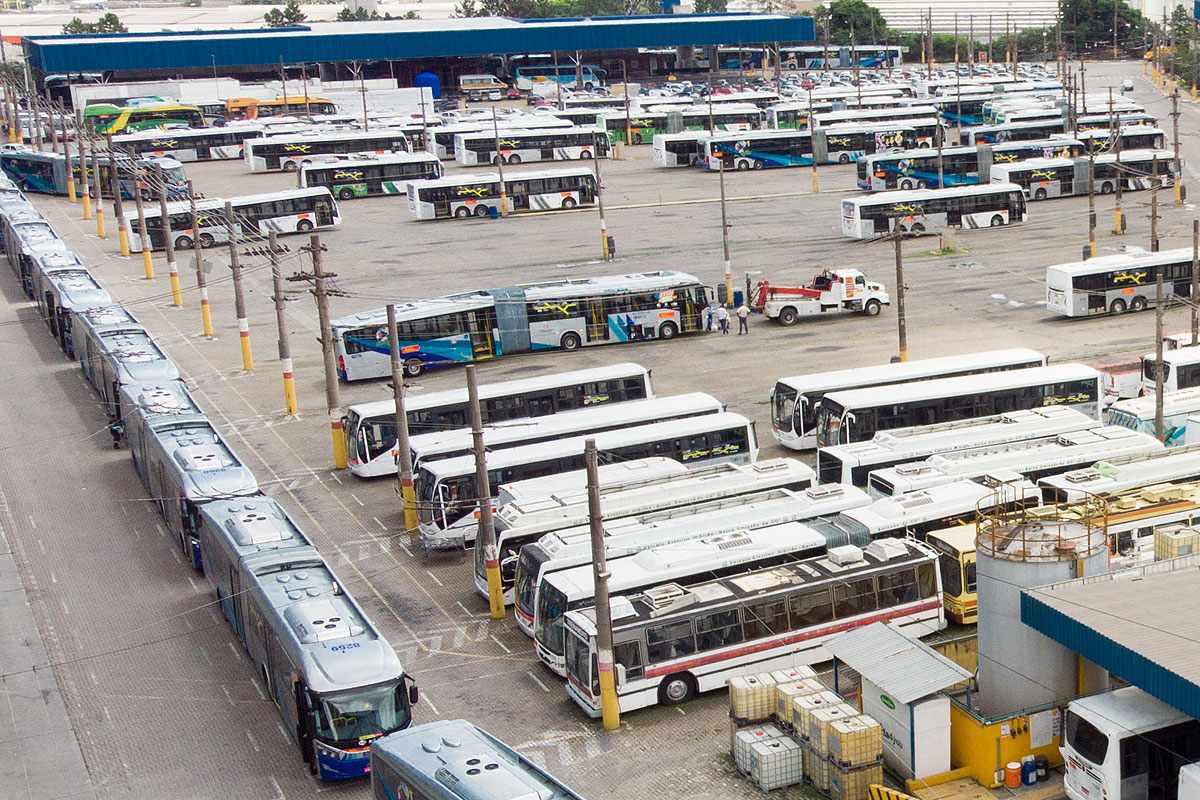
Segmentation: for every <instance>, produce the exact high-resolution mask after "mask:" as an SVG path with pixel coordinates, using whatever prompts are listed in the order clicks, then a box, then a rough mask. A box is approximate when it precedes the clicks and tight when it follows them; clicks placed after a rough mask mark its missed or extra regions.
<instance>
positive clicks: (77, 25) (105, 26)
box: [63, 11, 129, 33]
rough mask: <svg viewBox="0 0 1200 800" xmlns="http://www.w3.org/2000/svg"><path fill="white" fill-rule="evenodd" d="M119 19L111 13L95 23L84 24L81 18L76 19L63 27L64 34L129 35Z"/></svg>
mask: <svg viewBox="0 0 1200 800" xmlns="http://www.w3.org/2000/svg"><path fill="white" fill-rule="evenodd" d="M128 32H129V29H128V28H126V27H125V26H124V25H123V24H122V23H121V20H120V18H119V17H117V15H116V14H114V13H112V12H111V11H110V12H108V13H107V14H105V15H104V16H103V17H101V18H100V19H98V20H96V21H95V22H84V21H83V20H81V19H80V18H79V17H74V18H73V19H72V20H71V21H70V22H68V23H67V24H66V25H63V33H128Z"/></svg>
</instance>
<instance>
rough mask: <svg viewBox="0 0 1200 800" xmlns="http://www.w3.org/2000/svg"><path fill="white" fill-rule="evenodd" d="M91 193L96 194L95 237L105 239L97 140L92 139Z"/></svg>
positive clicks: (102, 194) (102, 190)
mask: <svg viewBox="0 0 1200 800" xmlns="http://www.w3.org/2000/svg"><path fill="white" fill-rule="evenodd" d="M92 191H94V192H95V193H96V196H95V197H94V198H93V199H94V200H95V201H96V208H95V211H96V235H97V236H99V237H100V238H101V239H104V238H106V237H105V233H104V181H102V180H100V149H99V140H98V139H97V138H96V137H95V136H93V137H92Z"/></svg>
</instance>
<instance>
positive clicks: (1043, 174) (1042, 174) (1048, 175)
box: [1032, 169, 1054, 181]
mask: <svg viewBox="0 0 1200 800" xmlns="http://www.w3.org/2000/svg"><path fill="white" fill-rule="evenodd" d="M1032 177H1033V178H1043V179H1045V180H1048V181H1052V180H1054V172H1053V171H1052V170H1044V169H1035V170H1034V171H1033V173H1032Z"/></svg>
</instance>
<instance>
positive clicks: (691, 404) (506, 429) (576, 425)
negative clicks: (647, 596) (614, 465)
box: [408, 392, 1128, 470]
mask: <svg viewBox="0 0 1200 800" xmlns="http://www.w3.org/2000/svg"><path fill="white" fill-rule="evenodd" d="M724 410H725V404H724V403H722V402H721V401H720V400H718V399H717V398H715V397H713V396H712V395H709V394H704V393H703V392H692V393H690V394H678V395H671V396H669V397H662V396H659V397H653V398H648V399H646V400H630V401H628V402H625V403H612V404H604V405H600V406H593V407H591V408H580V409H575V410H573V411H563V412H560V413H558V414H547V415H543V416H540V417H524V418H517V419H507V420H501V421H498V422H492V423H489V424H487V425H484V426H483V428H482V430H483V446H484V447H485V448H487V452H489V453H496V452H499V451H501V450H507V449H508V448H510V447H524V446H526V445H532V444H537V443H538V442H552V441H556V440H558V439H566V438H568V437H572V436H583V435H585V434H592V433H601V432H603V431H613V430H621V429H622V428H628V427H632V426H635V425H649V424H650V423H653V422H667V421H669V420H675V419H686V418H688V417H698V416H702V415H704V414H719V413H721V412H722V411H724ZM1121 430H1123V431H1124V430H1125V429H1124V428H1122V429H1121ZM1126 432H1128V431H1126ZM408 442H409V448H410V452H411V456H412V465H413V469H414V470H417V469H420V467H421V465H422V464H425V463H426V462H430V461H440V460H442V459H447V458H458V457H459V456H466V455H470V454H472V453H473V452H474V449H473V442H474V434H473V433H472V431H471V429H470V428H452V429H448V430H440V431H431V432H429V433H419V434H416V435H415V436H412V437H410V438H409V440H408Z"/></svg>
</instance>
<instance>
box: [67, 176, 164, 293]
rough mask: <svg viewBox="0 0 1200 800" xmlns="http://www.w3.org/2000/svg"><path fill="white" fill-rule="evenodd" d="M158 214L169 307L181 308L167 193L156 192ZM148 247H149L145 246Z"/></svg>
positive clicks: (84, 194)
mask: <svg viewBox="0 0 1200 800" xmlns="http://www.w3.org/2000/svg"><path fill="white" fill-rule="evenodd" d="M83 202H84V203H85V204H86V203H87V183H86V182H85V183H84V184H83ZM158 214H159V219H161V220H162V229H163V246H164V247H165V248H166V251H167V273H168V274H169V275H170V280H171V305H173V306H175V307H176V308H182V307H183V288H182V287H181V286H180V285H179V264H178V263H176V261H175V233H174V232H173V231H172V230H171V215H170V214H169V213H168V210H167V191H166V189H165V188H164V187H161V186H160V187H159V190H158ZM147 246H149V245H147Z"/></svg>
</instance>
